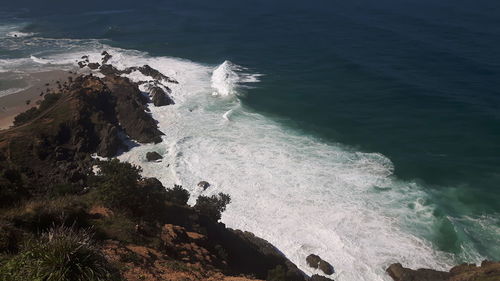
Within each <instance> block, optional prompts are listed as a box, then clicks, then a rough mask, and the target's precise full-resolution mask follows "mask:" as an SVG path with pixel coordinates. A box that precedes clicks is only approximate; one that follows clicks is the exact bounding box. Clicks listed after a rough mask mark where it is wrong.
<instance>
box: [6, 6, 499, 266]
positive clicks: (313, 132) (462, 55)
mask: <svg viewBox="0 0 500 281" xmlns="http://www.w3.org/2000/svg"><path fill="white" fill-rule="evenodd" d="M39 2H41V1H31V3H30V1H25V2H24V3H23V2H21V3H18V4H12V3H9V4H6V3H4V4H2V7H3V8H4V9H1V10H2V11H1V12H0V26H2V29H1V30H0V33H2V32H3V35H4V36H1V37H2V39H0V40H2V41H1V42H0V69H2V70H12V69H13V68H15V69H18V70H19V69H23V67H27V66H25V65H29V67H35V68H37V67H38V68H40V69H42V68H47V67H55V66H52V65H50V64H41V65H36V64H35V65H34V66H33V65H32V63H33V61H32V60H30V56H35V57H36V58H47V57H50V56H53V55H58V54H62V53H67V52H71V51H75V52H76V51H82V52H83V51H84V50H87V49H94V48H101V47H100V46H101V45H102V44H106V45H107V46H112V47H116V48H121V49H126V50H138V51H142V52H146V53H148V54H149V56H152V57H164V56H168V57H176V58H182V59H188V60H190V61H193V62H196V63H199V64H200V65H203V66H205V67H216V66H217V65H220V64H221V63H222V62H224V61H226V60H228V61H231V62H233V63H235V64H237V65H239V66H243V67H245V68H246V69H245V72H247V73H259V74H262V76H259V78H258V80H259V82H258V83H251V85H250V87H240V88H239V89H238V91H239V95H238V100H239V101H240V102H241V107H242V108H243V109H244V110H245V112H246V111H249V112H253V113H256V114H260V115H262V116H265V118H267V119H268V120H272V122H276V123H277V124H279V125H280V126H283V128H284V130H289V131H291V132H293V134H296V135H300V136H307V137H308V138H312V139H314V141H315V142H319V143H323V144H325V145H338V146H341V147H343V148H344V149H345V150H348V151H356V152H364V153H379V154H381V155H383V156H385V157H387V159H390V162H391V172H393V175H391V176H392V177H393V178H394V179H395V180H396V181H398V182H402V183H404V184H401V185H404V186H410V190H418V191H419V192H420V191H421V192H423V194H425V196H421V198H419V199H418V200H417V201H411V200H410V201H408V202H407V201H406V200H405V199H401V201H400V202H398V201H397V200H396V201H394V202H392V204H393V205H398V204H400V205H401V206H399V207H401V208H404V209H405V212H406V213H405V214H403V215H400V216H399V219H400V221H401V223H400V224H401V225H402V227H403V226H404V228H405V229H406V231H408V232H410V233H412V234H413V235H415V236H416V237H419V238H421V239H424V240H425V241H429V242H430V243H431V245H432V247H433V248H434V249H436V250H437V251H441V252H443V253H445V254H449V255H451V257H452V258H451V259H452V260H454V261H477V260H479V259H482V258H490V259H497V260H498V259H500V247H499V246H498V245H500V215H499V214H500V203H499V202H500V48H499V47H498V46H499V45H500V17H499V16H498V15H500V4H498V2H497V1H493V0H491V1H487V0H484V1H474V3H472V2H471V1H448V0H445V1H439V3H436V2H438V1H416V0H415V1H413V0H405V1H395V0H394V1H392V0H387V1H349V3H346V1H315V2H304V1H286V2H285V1H274V2H272V3H271V1H248V2H244V3H243V2H241V1H238V2H237V1H217V2H214V1H211V2H206V1H163V2H162V1H142V2H140V3H139V2H130V3H128V2H124V1H107V2H106V3H104V4H99V5H98V6H96V5H91V4H90V3H89V4H88V5H78V7H74V6H72V4H68V3H65V2H61V1H59V2H58V1H53V2H52V3H51V4H50V5H48V4H47V3H39ZM9 32H22V33H23V34H20V36H19V37H13V33H9ZM68 39H72V40H68ZM28 43H29V44H28ZM13 59H18V61H16V63H14V61H13ZM23 59H26V61H25V62H23V61H22V60H23ZM9 83H10V84H9ZM13 83H14V82H12V81H11V80H8V79H4V80H0V91H1V90H3V89H8V88H10V87H12V86H9V85H13ZM242 84H245V83H242ZM247 86H248V85H247ZM237 116H238V115H237ZM235 118H237V117H235ZM286 140H287V139H286V138H284V139H283V140H282V141H286ZM283 146H284V147H286V145H285V144H283ZM304 149H305V148H304ZM318 149H319V148H318ZM297 153H298V152H297ZM311 153H312V152H311ZM326 154H327V152H325V155H326ZM318 157H319V156H318ZM221 161H222V160H221ZM297 161H300V160H297ZM322 161H323V160H321V161H320V160H318V163H320V162H321V163H323V164H322V167H325V166H327V165H328V162H327V161H326V162H322ZM331 161H332V162H335V160H331ZM384 161H385V160H384ZM282 165H284V166H285V167H286V165H288V164H287V163H283V164H282ZM290 167H292V165H290ZM320 168H321V167H318V168H317V169H320ZM325 173H328V171H325ZM313 180H314V179H312V181H313ZM263 184H264V183H263ZM398 186H399V184H398ZM412 186H414V187H412ZM324 188H327V187H326V186H325V187H324ZM372 188H373V194H371V196H373V197H372V198H373V200H380V201H383V200H385V199H384V196H385V195H384V194H385V193H384V192H385V188H392V189H394V188H395V187H394V186H393V185H391V187H384V186H378V185H377V184H372ZM387 200H389V199H387ZM391 200H392V199H391ZM381 204H382V203H381ZM382 205H383V204H382ZM426 207H428V208H430V210H431V213H430V216H431V218H432V224H430V225H428V224H424V226H423V225H421V224H419V223H416V224H413V218H412V214H417V213H419V212H420V210H421V209H422V208H426ZM353 235H354V234H353Z"/></svg>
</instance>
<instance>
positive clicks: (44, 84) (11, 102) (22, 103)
mask: <svg viewBox="0 0 500 281" xmlns="http://www.w3.org/2000/svg"><path fill="white" fill-rule="evenodd" d="M75 75H76V74H74V73H73V72H72V73H70V72H68V71H63V70H53V71H46V72H38V73H30V74H29V76H28V77H27V78H26V79H27V80H28V82H29V84H31V86H30V87H29V88H28V89H25V90H22V91H19V92H16V93H13V94H9V95H6V96H3V97H0V130H3V129H8V128H9V127H10V126H12V124H13V122H14V118H15V117H16V116H17V115H18V114H19V113H22V112H24V111H26V110H28V109H30V108H32V107H35V106H37V105H38V103H39V102H40V101H41V100H42V99H43V94H46V93H47V90H49V92H57V91H58V84H57V81H59V82H60V83H61V84H63V83H64V82H65V81H67V80H68V77H70V76H71V77H74V76H75ZM42 93H43V94H42Z"/></svg>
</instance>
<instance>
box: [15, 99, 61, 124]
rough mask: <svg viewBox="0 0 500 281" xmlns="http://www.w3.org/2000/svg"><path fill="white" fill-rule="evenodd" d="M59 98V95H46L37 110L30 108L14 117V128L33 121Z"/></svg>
mask: <svg viewBox="0 0 500 281" xmlns="http://www.w3.org/2000/svg"><path fill="white" fill-rule="evenodd" d="M60 98H61V94H46V95H45V97H44V99H43V101H42V102H41V103H40V106H39V107H38V108H36V107H32V108H30V109H28V110H27V111H25V112H23V113H20V114H19V115H17V116H16V117H14V126H19V125H21V124H23V123H26V122H28V121H31V120H33V119H34V118H35V117H37V116H38V115H40V113H42V112H44V111H45V110H47V109H48V108H49V107H51V106H52V105H54V104H55V103H56V102H57V101H58V100H59V99H60Z"/></svg>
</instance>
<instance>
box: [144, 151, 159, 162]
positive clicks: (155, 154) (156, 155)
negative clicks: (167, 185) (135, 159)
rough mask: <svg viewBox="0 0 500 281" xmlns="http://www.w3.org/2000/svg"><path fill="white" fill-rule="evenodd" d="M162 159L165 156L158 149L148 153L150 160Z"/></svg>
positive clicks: (147, 156) (147, 157)
mask: <svg viewBox="0 0 500 281" xmlns="http://www.w3.org/2000/svg"><path fill="white" fill-rule="evenodd" d="M160 159H163V157H162V156H161V155H160V154H159V153H158V152H156V151H151V152H148V153H146V160H148V162H151V161H156V160H160Z"/></svg>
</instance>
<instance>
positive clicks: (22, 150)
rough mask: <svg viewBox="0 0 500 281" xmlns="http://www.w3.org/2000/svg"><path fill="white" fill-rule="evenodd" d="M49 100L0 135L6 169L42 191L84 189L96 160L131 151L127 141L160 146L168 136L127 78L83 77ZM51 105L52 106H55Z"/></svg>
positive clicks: (46, 96)
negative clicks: (67, 185) (49, 188)
mask: <svg viewBox="0 0 500 281" xmlns="http://www.w3.org/2000/svg"><path fill="white" fill-rule="evenodd" d="M64 85H65V86H64V87H63V86H61V89H60V90H58V92H56V93H53V94H50V95H45V100H44V102H42V103H41V105H40V108H39V109H37V110H34V111H33V110H31V112H32V114H29V115H26V114H25V115H24V116H27V117H26V118H24V119H26V120H24V121H23V123H21V124H19V125H17V126H15V127H13V128H12V129H9V130H4V131H2V132H1V133H0V153H1V154H3V155H7V157H6V160H7V161H4V162H3V163H0V170H1V169H2V168H6V167H2V166H3V165H6V166H7V167H11V168H12V167H13V168H15V169H18V170H20V171H22V173H23V174H24V176H25V178H28V179H30V183H29V186H30V187H31V188H32V189H34V190H36V189H38V188H41V189H43V188H46V187H47V186H49V185H53V184H58V183H70V184H76V185H77V186H83V185H84V184H85V180H86V178H87V175H89V174H90V170H91V167H92V165H93V162H94V160H93V159H92V158H91V157H90V154H92V153H96V154H97V155H99V156H103V157H112V156H114V155H116V154H117V153H118V152H119V151H121V150H126V149H127V148H128V146H127V145H126V144H125V142H124V141H123V137H122V135H123V136H128V137H130V138H131V139H133V140H135V141H138V142H142V143H148V142H160V141H161V135H162V132H160V131H159V130H158V128H157V125H156V121H155V120H154V119H153V118H152V117H151V116H150V115H149V114H148V113H146V112H145V109H146V105H145V103H146V102H147V100H146V99H145V98H144V96H143V95H142V94H141V92H140V91H139V89H138V87H137V85H136V84H134V83H132V82H131V81H130V80H128V79H127V78H123V77H117V76H113V75H110V76H107V77H106V78H103V79H101V78H97V77H94V76H92V75H87V76H79V77H77V78H75V79H72V80H71V81H67V82H65V83H64ZM49 101H50V102H49Z"/></svg>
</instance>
